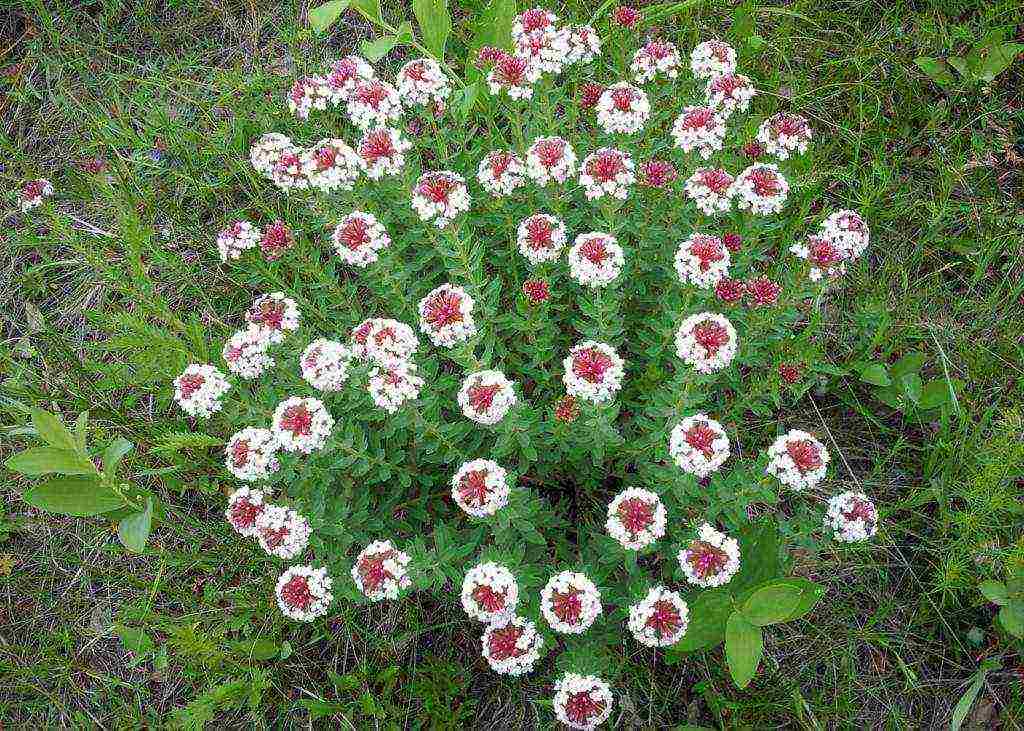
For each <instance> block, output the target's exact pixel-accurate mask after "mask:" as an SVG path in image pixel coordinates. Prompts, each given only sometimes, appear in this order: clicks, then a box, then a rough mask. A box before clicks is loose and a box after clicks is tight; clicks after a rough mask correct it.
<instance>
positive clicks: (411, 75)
mask: <svg viewBox="0 0 1024 731" xmlns="http://www.w3.org/2000/svg"><path fill="white" fill-rule="evenodd" d="M397 83H398V95H399V96H400V97H401V98H402V101H403V102H404V103H405V105H406V106H420V107H425V106H427V105H428V104H431V103H433V104H434V106H435V107H437V108H438V109H443V108H444V105H445V101H446V100H447V99H448V97H449V96H450V95H451V93H452V85H451V83H450V82H449V81H448V77H447V76H445V74H444V71H442V70H441V66H440V64H438V63H437V61H435V60H434V59H432V58H419V59H416V60H414V61H409V62H408V63H407V64H405V65H404V66H402V68H401V69H399V71H398V77H397Z"/></svg>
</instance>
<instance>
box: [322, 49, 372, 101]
mask: <svg viewBox="0 0 1024 731" xmlns="http://www.w3.org/2000/svg"><path fill="white" fill-rule="evenodd" d="M373 77H374V72H373V66H371V65H370V64H368V63H367V62H366V59H364V58H362V57H360V56H345V57H344V58H340V59H338V60H337V61H334V62H333V63H332V64H331V70H330V73H328V74H327V83H328V84H329V85H330V87H331V92H332V93H333V95H334V103H335V104H341V103H343V102H347V101H348V99H349V97H350V96H351V95H352V92H353V91H354V90H355V88H356V85H357V84H358V83H360V82H362V81H368V80H370V79H372V78H373Z"/></svg>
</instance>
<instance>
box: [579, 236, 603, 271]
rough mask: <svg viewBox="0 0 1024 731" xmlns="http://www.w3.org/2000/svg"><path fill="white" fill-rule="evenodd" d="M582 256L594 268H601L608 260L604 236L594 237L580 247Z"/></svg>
mask: <svg viewBox="0 0 1024 731" xmlns="http://www.w3.org/2000/svg"><path fill="white" fill-rule="evenodd" d="M580 255H581V256H582V257H583V258H584V259H586V260H587V261H589V262H590V263H591V264H593V265H594V266H601V264H602V263H604V260H605V259H607V258H608V249H607V248H606V247H605V240H604V237H602V236H594V237H593V238H589V239H587V240H586V241H584V242H583V243H582V244H581V245H580Z"/></svg>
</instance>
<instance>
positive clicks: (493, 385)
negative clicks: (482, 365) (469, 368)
mask: <svg viewBox="0 0 1024 731" xmlns="http://www.w3.org/2000/svg"><path fill="white" fill-rule="evenodd" d="M458 401H459V406H461V407H462V413H463V415H464V416H465V417H466V418H467V419H470V420H471V421H475V422H476V423H478V424H484V425H486V426H493V425H494V424H497V423H498V422H499V421H501V420H502V419H504V418H505V415H506V414H507V413H508V412H509V410H510V409H511V408H512V407H513V406H515V405H516V392H515V390H514V389H513V387H512V381H510V380H508V379H507V378H505V374H504V373H502V372H501V371H494V370H490V371H476V372H475V373H470V374H469V375H468V376H466V378H465V379H464V380H463V381H462V388H461V389H459V396H458Z"/></svg>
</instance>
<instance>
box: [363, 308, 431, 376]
mask: <svg viewBox="0 0 1024 731" xmlns="http://www.w3.org/2000/svg"><path fill="white" fill-rule="evenodd" d="M419 345H420V343H419V340H418V339H417V338H416V333H415V332H414V331H413V329H412V328H411V327H409V326H408V325H406V324H405V323H404V322H399V321H398V320H392V319H390V318H385V317H371V318H370V319H369V320H363V321H362V322H361V323H359V324H358V325H356V326H355V327H354V328H352V335H351V339H350V340H349V347H350V348H351V350H352V354H353V355H354V356H355V357H356V358H359V359H360V360H364V359H367V358H369V359H370V360H372V361H375V362H377V363H384V364H387V363H391V362H393V361H396V360H400V361H403V360H409V358H411V357H412V354H413V353H415V352H416V349H417V348H419Z"/></svg>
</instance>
